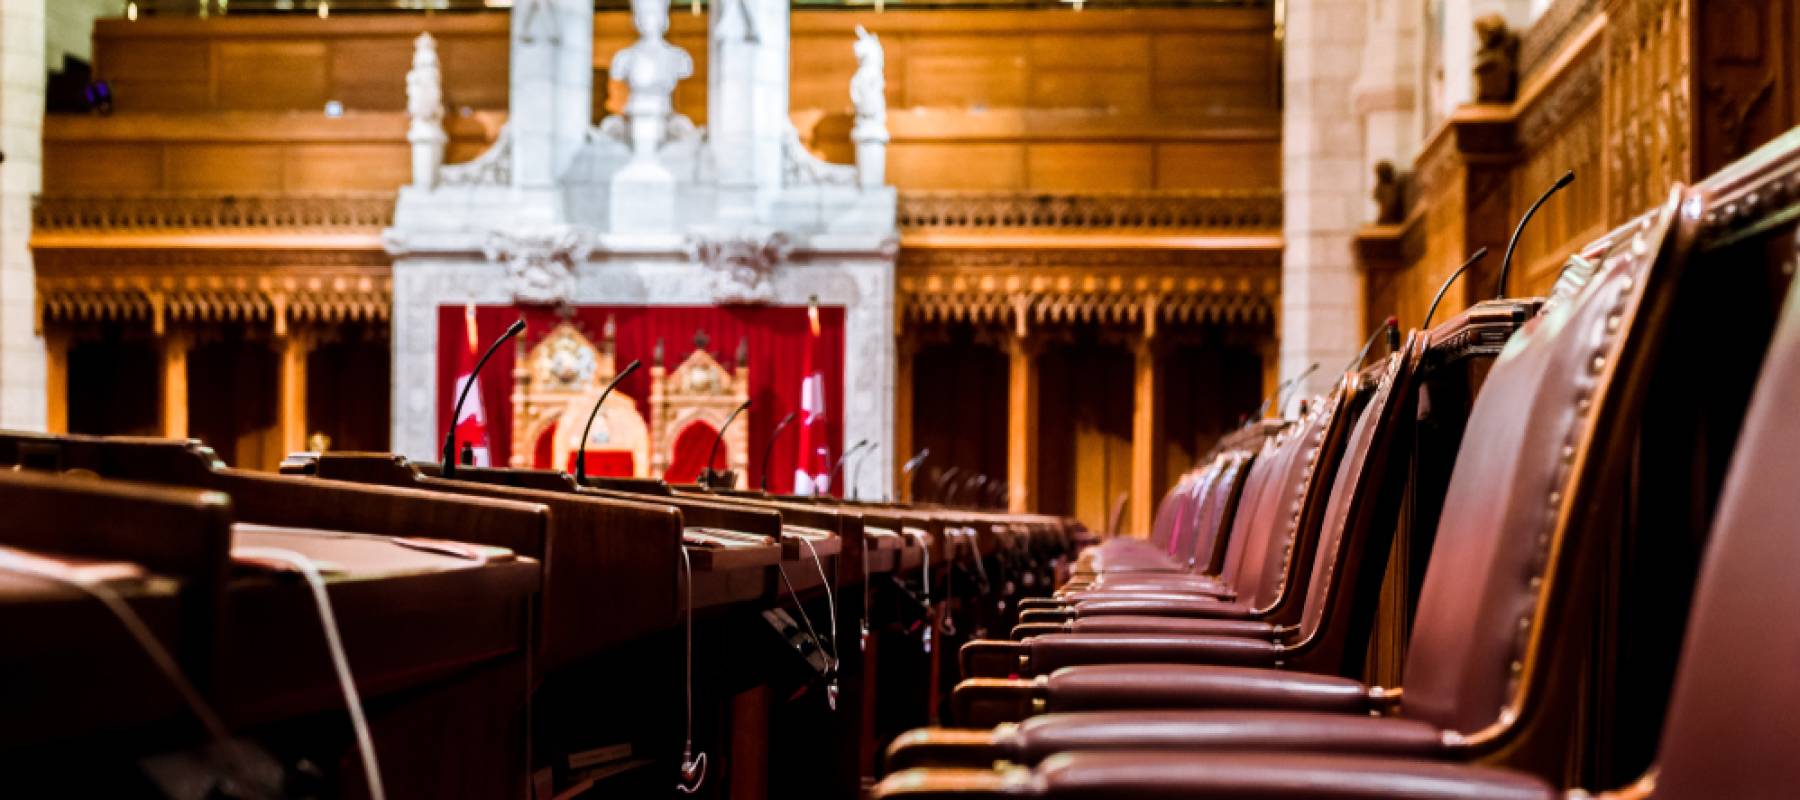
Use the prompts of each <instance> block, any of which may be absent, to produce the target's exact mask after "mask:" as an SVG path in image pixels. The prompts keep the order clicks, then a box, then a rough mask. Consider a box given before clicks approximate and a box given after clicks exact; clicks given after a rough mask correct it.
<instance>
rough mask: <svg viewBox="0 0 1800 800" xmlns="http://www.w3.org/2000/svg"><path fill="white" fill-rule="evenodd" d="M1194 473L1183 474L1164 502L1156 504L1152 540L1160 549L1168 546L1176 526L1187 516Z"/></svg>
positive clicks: (1165, 495)
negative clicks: (1189, 488)
mask: <svg viewBox="0 0 1800 800" xmlns="http://www.w3.org/2000/svg"><path fill="white" fill-rule="evenodd" d="M1193 478H1194V476H1193V474H1192V473H1189V474H1187V475H1183V476H1181V479H1180V480H1177V481H1176V482H1175V485H1174V486H1171V487H1169V491H1168V493H1166V494H1164V495H1163V497H1162V502H1160V503H1157V504H1156V517H1155V518H1154V519H1152V520H1151V521H1150V542H1151V543H1152V544H1155V545H1156V546H1157V547H1158V549H1162V548H1166V547H1168V546H1169V542H1170V541H1171V540H1172V539H1173V538H1174V536H1175V527H1176V525H1177V524H1179V522H1180V520H1181V519H1182V518H1183V517H1184V516H1185V511H1186V509H1185V508H1184V506H1185V505H1187V503H1188V502H1189V500H1188V498H1189V494H1188V491H1187V490H1188V484H1189V482H1191V481H1192V480H1193Z"/></svg>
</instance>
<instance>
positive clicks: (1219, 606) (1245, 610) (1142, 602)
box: [1073, 593, 1257, 619]
mask: <svg viewBox="0 0 1800 800" xmlns="http://www.w3.org/2000/svg"><path fill="white" fill-rule="evenodd" d="M1073 609H1074V613H1075V616H1078V617H1098V616H1107V615H1117V614H1129V615H1132V616H1141V617H1207V618H1211V619H1254V618H1255V617H1256V616H1257V614H1256V609H1253V608H1251V607H1250V606H1248V605H1246V604H1243V603H1236V602H1232V601H1231V600H1230V598H1226V597H1201V596H1198V595H1185V596H1184V595H1179V594H1167V593H1163V594H1116V595H1111V596H1106V595H1104V594H1103V593H1097V594H1095V595H1094V596H1093V597H1092V598H1090V599H1084V600H1082V601H1080V602H1077V603H1075V604H1074V605H1073Z"/></svg>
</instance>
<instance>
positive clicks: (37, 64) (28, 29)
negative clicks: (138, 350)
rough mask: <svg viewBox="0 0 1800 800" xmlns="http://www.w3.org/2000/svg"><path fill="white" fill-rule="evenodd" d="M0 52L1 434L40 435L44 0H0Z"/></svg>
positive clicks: (42, 406)
mask: <svg viewBox="0 0 1800 800" xmlns="http://www.w3.org/2000/svg"><path fill="white" fill-rule="evenodd" d="M0 51H3V52H4V53H5V58H4V59H0V152H3V153H5V155H6V161H5V163H4V164H0V427H3V428H18V429H25V430H41V429H42V428H43V427H44V423H45V414H46V411H45V405H46V403H45V397H46V391H45V388H46V387H45V374H44V370H45V364H44V342H43V339H42V338H40V336H39V335H38V331H37V299H36V292H37V286H36V279H35V277H34V273H33V271H32V266H31V197H32V195H34V194H36V193H37V191H38V187H39V186H40V182H41V179H42V175H41V169H40V164H41V161H42V153H43V126H44V78H45V73H44V0H0Z"/></svg>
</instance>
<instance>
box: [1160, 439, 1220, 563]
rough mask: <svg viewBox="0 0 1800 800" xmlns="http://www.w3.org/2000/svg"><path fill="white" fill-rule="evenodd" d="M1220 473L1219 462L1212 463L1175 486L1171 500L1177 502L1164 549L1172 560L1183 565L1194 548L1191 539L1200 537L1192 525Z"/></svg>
mask: <svg viewBox="0 0 1800 800" xmlns="http://www.w3.org/2000/svg"><path fill="white" fill-rule="evenodd" d="M1218 472H1219V461H1218V459H1214V460H1212V461H1209V462H1207V463H1206V465H1205V466H1202V467H1200V468H1199V469H1196V470H1194V471H1192V472H1189V473H1188V474H1187V475H1185V476H1183V477H1182V479H1181V481H1180V482H1179V483H1177V484H1176V485H1175V492H1174V496H1173V497H1172V498H1171V499H1175V500H1178V501H1179V505H1178V506H1177V507H1176V510H1175V511H1176V513H1175V523H1174V525H1173V530H1171V531H1170V533H1169V540H1168V542H1166V543H1165V545H1164V547H1163V552H1165V553H1168V554H1169V557H1170V558H1172V559H1177V560H1181V561H1185V560H1186V559H1187V552H1188V551H1189V550H1191V549H1193V547H1194V537H1195V536H1196V535H1197V534H1198V533H1199V529H1198V528H1197V527H1196V525H1195V523H1196V522H1198V520H1199V518H1200V506H1201V505H1202V504H1204V503H1205V502H1206V493H1207V492H1208V491H1209V490H1211V488H1212V481H1213V477H1214V476H1216V475H1217V474H1218Z"/></svg>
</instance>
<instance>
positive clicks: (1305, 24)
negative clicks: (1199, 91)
mask: <svg viewBox="0 0 1800 800" xmlns="http://www.w3.org/2000/svg"><path fill="white" fill-rule="evenodd" d="M1368 2H1369V0H1290V2H1289V3H1288V14H1287V19H1288V27H1287V46H1286V51H1285V55H1284V63H1285V91H1286V107H1285V108H1284V110H1283V114H1282V145H1281V150H1282V176H1281V181H1282V190H1283V193H1284V195H1285V204H1286V207H1285V216H1284V219H1283V223H1282V235H1283V238H1284V239H1285V246H1284V248H1283V253H1282V269H1281V316H1280V325H1281V327H1280V334H1281V366H1280V372H1279V374H1280V375H1281V379H1282V380H1286V379H1288V378H1290V377H1293V376H1296V375H1299V374H1300V373H1301V372H1302V371H1303V370H1305V369H1306V366H1307V365H1308V364H1311V363H1313V362H1315V361H1316V362H1319V363H1320V364H1321V365H1324V366H1323V367H1322V368H1321V369H1319V370H1318V371H1316V372H1314V373H1313V375H1312V377H1310V378H1309V379H1308V380H1307V382H1306V383H1305V384H1303V385H1302V387H1301V388H1300V389H1298V390H1296V391H1295V392H1294V394H1302V393H1306V392H1312V391H1319V390H1323V389H1324V388H1325V387H1326V386H1328V385H1329V384H1330V382H1331V381H1333V380H1335V379H1336V378H1337V377H1338V376H1337V373H1336V367H1335V366H1333V365H1337V364H1342V363H1344V362H1347V361H1349V360H1350V358H1351V357H1352V356H1354V355H1355V354H1356V348H1357V346H1358V345H1359V344H1360V343H1361V339H1362V317H1363V312H1362V306H1363V303H1362V276H1361V275H1360V274H1359V273H1358V272H1357V270H1356V258H1355V254H1354V252H1353V251H1352V249H1351V245H1352V242H1353V240H1354V237H1355V234H1356V231H1357V229H1358V228H1359V227H1360V226H1361V223H1362V221H1363V215H1364V209H1365V208H1366V207H1367V195H1366V194H1365V193H1364V192H1363V186H1364V181H1365V179H1364V177H1363V176H1364V173H1366V172H1367V170H1368V166H1367V164H1366V162H1365V158H1364V154H1363V131H1362V126H1361V124H1360V123H1359V121H1358V120H1357V117H1356V115H1355V113H1354V109H1353V108H1352V106H1351V102H1350V101H1351V96H1352V88H1353V82H1354V80H1355V77H1356V74H1357V72H1358V70H1359V68H1360V67H1361V64H1362V56H1363V28H1364V23H1365V22H1366V20H1367V17H1368V9H1367V6H1366V3H1368ZM1372 44H1373V45H1374V46H1377V47H1385V46H1388V45H1387V43H1385V42H1373V43H1372Z"/></svg>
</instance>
